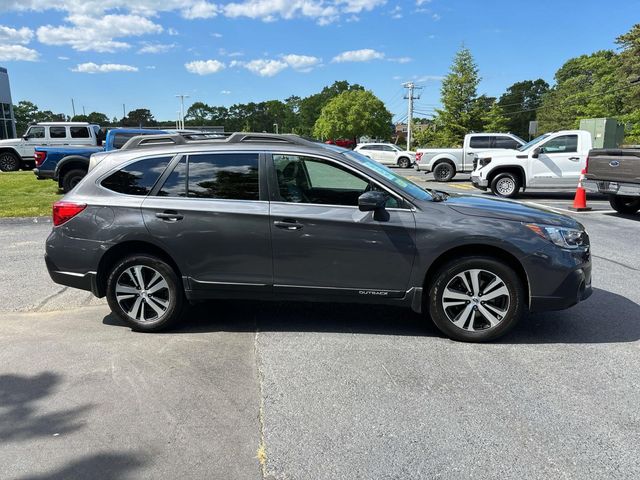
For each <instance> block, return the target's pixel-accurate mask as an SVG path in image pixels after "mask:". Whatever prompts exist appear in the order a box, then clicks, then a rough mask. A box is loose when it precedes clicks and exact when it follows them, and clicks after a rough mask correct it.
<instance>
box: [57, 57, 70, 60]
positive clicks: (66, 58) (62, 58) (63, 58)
mask: <svg viewBox="0 0 640 480" xmlns="http://www.w3.org/2000/svg"><path fill="white" fill-rule="evenodd" d="M58 60H69V57H58Z"/></svg>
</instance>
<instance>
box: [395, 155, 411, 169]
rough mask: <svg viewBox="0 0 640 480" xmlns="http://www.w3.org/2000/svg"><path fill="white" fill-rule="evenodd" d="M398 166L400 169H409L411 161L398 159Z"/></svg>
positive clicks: (405, 158) (402, 158)
mask: <svg viewBox="0 0 640 480" xmlns="http://www.w3.org/2000/svg"><path fill="white" fill-rule="evenodd" d="M398 166H399V167H400V168H409V167H410V166H411V161H410V160H409V159H408V158H407V157H400V158H399V159H398Z"/></svg>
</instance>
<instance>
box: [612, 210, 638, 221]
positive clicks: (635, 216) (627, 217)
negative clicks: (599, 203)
mask: <svg viewBox="0 0 640 480" xmlns="http://www.w3.org/2000/svg"><path fill="white" fill-rule="evenodd" d="M603 216H606V217H616V218H623V219H624V220H632V221H634V222H640V212H638V213H634V214H631V215H630V214H627V213H618V212H609V213H603Z"/></svg>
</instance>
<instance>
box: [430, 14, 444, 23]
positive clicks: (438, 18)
mask: <svg viewBox="0 0 640 480" xmlns="http://www.w3.org/2000/svg"><path fill="white" fill-rule="evenodd" d="M431 18H433V19H434V20H435V21H436V22H437V21H438V20H440V19H441V18H442V17H441V16H440V15H438V14H437V13H434V14H433V15H431Z"/></svg>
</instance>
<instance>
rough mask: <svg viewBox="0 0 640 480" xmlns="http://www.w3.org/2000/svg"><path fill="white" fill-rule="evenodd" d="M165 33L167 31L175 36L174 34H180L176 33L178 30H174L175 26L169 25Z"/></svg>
mask: <svg viewBox="0 0 640 480" xmlns="http://www.w3.org/2000/svg"><path fill="white" fill-rule="evenodd" d="M167 33H168V34H169V35H171V36H172V37H175V36H176V35H180V34H179V33H178V30H176V29H175V28H173V27H169V28H167Z"/></svg>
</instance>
